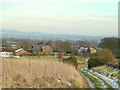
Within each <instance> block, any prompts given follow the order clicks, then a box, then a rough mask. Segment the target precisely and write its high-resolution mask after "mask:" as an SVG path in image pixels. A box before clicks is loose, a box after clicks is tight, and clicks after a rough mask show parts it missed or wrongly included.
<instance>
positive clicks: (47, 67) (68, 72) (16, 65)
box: [2, 57, 89, 88]
mask: <svg viewBox="0 0 120 90" xmlns="http://www.w3.org/2000/svg"><path fill="white" fill-rule="evenodd" d="M29 58H31V59H28V57H26V58H21V59H13V58H3V59H2V69H3V70H2V88H88V87H89V86H88V84H87V82H86V81H85V79H84V78H83V77H82V76H81V75H80V74H79V72H78V71H77V70H76V69H75V68H74V67H73V66H71V65H68V64H64V63H62V62H61V63H58V62H57V61H55V60H53V59H50V58H53V57H42V58H47V59H41V58H40V59H37V58H36V57H29ZM32 58H34V59H32ZM58 80H59V81H58ZM65 82H68V83H71V85H68V84H67V83H65Z"/></svg>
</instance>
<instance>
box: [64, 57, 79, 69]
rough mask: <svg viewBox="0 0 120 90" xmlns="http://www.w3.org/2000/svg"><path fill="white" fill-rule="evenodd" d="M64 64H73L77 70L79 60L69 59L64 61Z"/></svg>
mask: <svg viewBox="0 0 120 90" xmlns="http://www.w3.org/2000/svg"><path fill="white" fill-rule="evenodd" d="M63 63H68V64H71V65H73V66H75V68H77V66H78V64H77V58H76V57H74V56H71V57H69V58H67V59H63Z"/></svg>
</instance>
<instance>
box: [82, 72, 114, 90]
mask: <svg viewBox="0 0 120 90" xmlns="http://www.w3.org/2000/svg"><path fill="white" fill-rule="evenodd" d="M80 71H81V72H82V73H83V74H84V75H85V76H87V77H89V78H90V80H91V81H92V82H93V83H94V84H95V87H96V88H101V84H100V83H99V82H98V80H97V79H96V78H94V77H93V76H91V75H89V74H88V73H87V72H84V71H82V70H80ZM91 74H92V73H91ZM92 75H94V74H92ZM94 76H96V75H94ZM96 77H97V78H99V77H98V76H96ZM99 79H101V78H99ZM101 80H102V81H103V82H104V83H105V85H106V86H107V88H110V89H111V90H113V88H112V86H110V85H109V84H108V83H107V82H105V81H104V80H103V79H101Z"/></svg>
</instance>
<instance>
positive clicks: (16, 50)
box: [15, 48, 23, 52]
mask: <svg viewBox="0 0 120 90" xmlns="http://www.w3.org/2000/svg"><path fill="white" fill-rule="evenodd" d="M21 50H23V48H20V49H18V50H15V52H19V51H21Z"/></svg>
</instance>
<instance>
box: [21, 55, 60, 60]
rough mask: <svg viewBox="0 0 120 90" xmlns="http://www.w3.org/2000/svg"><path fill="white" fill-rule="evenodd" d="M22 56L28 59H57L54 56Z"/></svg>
mask: <svg viewBox="0 0 120 90" xmlns="http://www.w3.org/2000/svg"><path fill="white" fill-rule="evenodd" d="M22 58H25V59H30V60H33V59H34V60H36V59H41V60H43V59H44V60H56V61H57V60H58V59H57V57H55V56H40V57H38V56H22Z"/></svg>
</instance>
